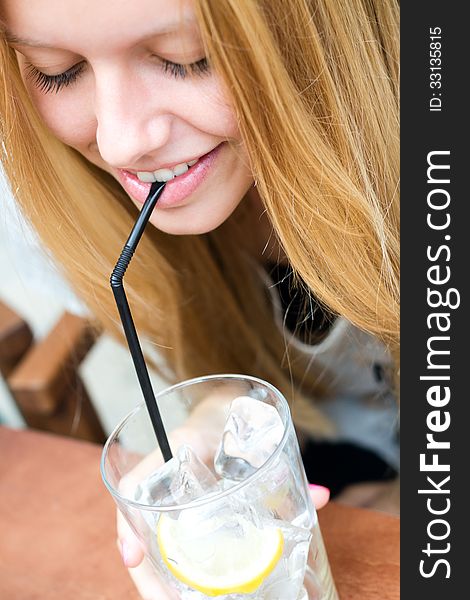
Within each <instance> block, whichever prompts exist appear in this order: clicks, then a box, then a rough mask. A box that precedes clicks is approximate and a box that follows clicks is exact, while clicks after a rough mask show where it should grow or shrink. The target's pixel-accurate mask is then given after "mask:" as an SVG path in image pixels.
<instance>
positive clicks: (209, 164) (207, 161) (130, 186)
mask: <svg viewBox="0 0 470 600" xmlns="http://www.w3.org/2000/svg"><path fill="white" fill-rule="evenodd" d="M223 146H225V142H222V143H221V144H219V145H218V146H216V147H215V148H214V149H213V150H211V151H210V152H208V153H207V154H204V155H203V156H201V157H200V158H199V160H198V161H197V162H196V164H194V165H193V166H192V167H190V168H189V169H188V171H186V173H183V174H182V175H178V176H177V177H175V178H174V179H171V180H170V181H168V182H167V184H166V185H165V189H164V190H163V193H162V195H161V196H160V199H159V201H158V205H157V208H159V207H160V208H170V207H176V206H178V205H180V204H181V203H184V202H185V200H186V199H187V198H188V197H189V196H190V195H191V194H192V193H193V192H194V191H195V190H196V189H197V188H198V187H199V186H200V185H201V183H202V182H203V181H204V180H205V179H206V177H207V176H208V175H209V173H210V171H211V170H212V169H213V168H214V166H215V165H214V163H215V159H216V158H217V157H218V155H219V153H220V151H221V150H222V148H223ZM117 177H118V179H119V181H120V183H121V185H122V186H123V187H124V189H125V190H126V192H127V193H128V194H129V195H130V196H131V197H132V198H134V199H135V200H137V202H139V203H140V204H143V203H144V202H145V200H146V199H147V196H148V193H149V191H150V187H151V183H145V182H143V181H140V180H139V178H138V177H137V175H136V174H135V173H131V172H130V171H126V170H125V169H117Z"/></svg>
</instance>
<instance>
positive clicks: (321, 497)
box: [117, 484, 330, 600]
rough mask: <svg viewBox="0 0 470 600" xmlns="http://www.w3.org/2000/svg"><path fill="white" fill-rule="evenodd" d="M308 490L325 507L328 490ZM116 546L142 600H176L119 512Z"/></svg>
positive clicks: (311, 486)
mask: <svg viewBox="0 0 470 600" xmlns="http://www.w3.org/2000/svg"><path fill="white" fill-rule="evenodd" d="M309 489H310V495H311V497H312V500H313V503H314V505H315V507H316V508H317V509H320V508H322V507H323V506H325V504H326V503H327V502H328V500H329V498H330V492H329V490H328V489H327V488H325V487H322V486H319V485H313V484H312V485H310V486H309ZM117 544H118V548H119V551H120V552H121V556H122V560H123V562H124V564H125V566H126V567H127V568H128V569H129V574H130V576H131V577H132V579H133V581H134V583H135V585H136V587H137V589H138V591H139V593H140V595H141V597H142V598H143V599H144V600H178V596H177V595H175V592H174V591H172V590H170V589H168V587H167V586H166V584H165V583H164V582H163V581H162V580H161V579H159V577H158V576H157V574H156V572H155V569H154V568H153V567H152V566H151V565H150V564H149V563H148V562H147V561H146V560H143V559H144V552H143V550H142V547H141V545H140V543H139V541H138V540H137V538H136V537H135V536H134V534H133V533H132V531H131V530H130V528H129V526H128V525H127V523H126V521H125V520H124V518H123V517H122V515H121V513H119V512H118V542H117Z"/></svg>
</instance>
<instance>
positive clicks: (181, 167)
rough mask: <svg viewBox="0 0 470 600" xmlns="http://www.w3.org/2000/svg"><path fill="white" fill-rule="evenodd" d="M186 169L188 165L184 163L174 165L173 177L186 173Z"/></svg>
mask: <svg viewBox="0 0 470 600" xmlns="http://www.w3.org/2000/svg"><path fill="white" fill-rule="evenodd" d="M188 169H189V167H188V165H187V164H186V163H181V164H180V165H176V167H173V173H174V174H175V177H178V175H182V174H183V173H186V171H187V170H188Z"/></svg>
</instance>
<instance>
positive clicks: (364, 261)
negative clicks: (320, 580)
mask: <svg viewBox="0 0 470 600" xmlns="http://www.w3.org/2000/svg"><path fill="white" fill-rule="evenodd" d="M195 4H196V12H197V16H198V20H199V22H200V26H201V31H202V36H203V40H204V43H205V46H206V50H207V55H208V58H209V61H210V63H211V64H212V66H213V68H214V70H215V72H217V73H218V74H219V75H220V77H221V78H222V79H223V81H224V83H225V86H226V88H227V90H228V91H229V93H230V96H231V99H232V102H233V106H234V110H235V111H236V114H237V117H238V121H239V126H240V131H241V133H242V137H243V139H244V142H245V144H246V148H247V151H248V155H249V158H250V162H251V167H252V171H253V176H254V180H255V182H256V186H257V189H258V191H259V193H260V196H261V198H262V201H263V203H264V205H265V208H266V211H267V213H268V216H269V218H270V220H271V222H272V225H273V227H274V230H275V233H276V235H277V238H278V239H279V241H280V243H281V245H282V248H283V250H284V251H285V254H286V255H287V257H288V259H289V262H290V265H291V266H292V268H293V270H294V272H295V274H296V275H297V277H298V279H299V281H302V282H303V284H304V285H305V286H307V288H308V290H309V291H310V292H311V293H312V294H313V295H314V296H315V297H316V298H317V299H318V300H319V302H320V303H322V304H323V305H324V306H326V307H328V308H329V309H330V310H331V311H332V312H333V313H335V314H338V315H342V316H343V317H345V318H346V319H347V320H349V321H350V322H351V323H353V324H354V325H356V326H357V327H359V328H361V329H363V330H365V331H368V332H370V333H372V334H374V335H377V336H378V337H380V338H381V339H382V340H383V341H384V342H385V343H386V344H388V345H389V347H390V348H391V350H392V352H393V353H394V354H395V356H397V355H398V336H399V280H398V269H399V237H398V235H399V212H398V210H399V209H398V173H399V163H398V160H399V159H398V155H399V153H398V143H399V141H398V3H397V2H396V1H395V0H348V2H338V0H315V1H314V2H309V1H307V0H290V1H289V2H286V1H285V0H244V1H243V2H240V1H239V0H224V2H220V0H198V1H197V2H196V3H195ZM0 73H1V79H2V84H1V88H2V89H1V98H0V118H1V129H2V132H1V135H2V139H3V159H2V160H3V163H4V167H5V171H6V173H7V176H8V178H9V180H10V182H11V186H12V190H13V192H14V194H15V196H16V198H17V200H18V201H19V202H20V204H21V206H22V208H23V211H24V213H25V215H26V216H27V217H28V218H29V220H30V221H31V222H32V224H33V225H34V227H35V228H36V230H37V231H38V233H39V235H40V236H41V238H42V240H43V242H44V243H45V245H46V246H47V247H48V248H49V249H50V250H51V252H52V254H53V256H55V257H56V259H57V260H58V261H59V263H60V264H61V265H62V266H63V269H64V274H65V275H66V276H67V278H68V279H69V280H70V281H71V282H72V284H73V285H74V287H75V289H76V291H77V293H78V294H80V295H81V296H82V297H83V298H84V299H85V300H86V302H87V304H88V306H89V308H90V310H91V311H92V313H93V314H94V315H95V316H96V317H97V318H98V319H99V321H100V322H101V323H102V324H103V326H104V327H105V328H107V329H108V330H109V331H111V332H114V333H115V334H116V335H120V327H119V321H118V317H117V312H116V309H115V306H114V301H113V297H112V294H111V291H110V288H109V283H108V281H109V275H110V272H111V271H112V268H113V266H114V264H115V262H116V259H117V256H118V255H119V252H120V250H121V248H122V245H123V242H124V241H125V239H126V237H127V235H128V233H129V231H130V229H131V226H132V224H133V222H134V221H135V219H136V215H137V209H136V208H135V207H134V206H133V205H132V203H131V202H130V201H129V200H128V198H127V197H126V195H125V194H124V192H123V190H122V189H121V188H120V186H119V185H118V184H117V183H116V182H115V181H114V179H113V178H111V177H110V176H109V175H107V174H106V173H104V172H102V171H101V170H99V169H98V168H96V167H94V166H92V165H90V164H89V163H88V162H87V161H86V160H85V159H83V158H82V157H81V156H80V155H79V154H78V153H77V152H76V151H74V150H73V149H71V148H68V147H66V146H65V145H64V144H62V143H61V142H59V141H58V140H57V139H55V138H54V137H53V136H52V135H51V134H50V133H48V131H47V130H46V128H45V127H44V126H43V124H42V123H41V121H40V119H39V118H38V116H37V114H36V112H35V110H34V108H33V107H32V105H31V102H30V100H29V97H28V95H27V92H26V90H25V88H24V85H23V82H22V80H21V76H20V74H19V71H18V65H17V62H16V59H15V56H14V53H13V51H12V50H11V49H10V48H9V47H8V46H7V44H6V43H5V41H2V43H1V63H0ZM243 210H244V208H243V203H242V205H241V206H240V208H239V210H237V211H236V212H235V214H234V215H232V217H230V218H229V219H228V220H227V221H226V222H225V223H224V224H223V225H222V226H221V227H219V228H218V229H216V230H215V231H213V232H211V233H209V234H206V235H201V236H169V235H166V234H164V233H162V232H160V231H158V230H156V229H155V228H152V227H148V228H147V232H146V234H145V236H144V237H143V239H142V241H141V245H140V246H139V250H138V252H137V253H136V256H135V257H134V259H133V262H132V266H131V268H130V270H129V272H128V274H127V275H126V290H127V293H128V296H129V302H130V304H131V306H132V310H133V314H134V317H135V321H136V325H137V327H138V329H139V330H140V331H142V332H144V333H145V336H146V338H147V339H148V340H149V341H150V342H152V343H154V344H156V345H157V346H158V350H159V354H160V356H161V358H162V362H161V364H160V366H159V368H160V369H161V370H162V371H163V372H164V373H165V375H166V376H171V377H172V378H174V379H181V378H186V377H192V376H196V375H201V374H205V373H217V372H243V373H247V374H254V375H257V376H259V377H262V378H265V379H267V380H269V381H271V382H272V383H273V384H274V385H276V386H277V387H279V388H280V389H281V390H282V391H283V392H284V393H285V394H286V395H287V396H288V398H289V399H291V400H292V399H293V398H294V396H295V394H296V393H297V392H299V393H300V396H302V395H303V394H304V393H309V394H311V393H312V392H313V394H314V395H317V396H319V395H321V394H322V393H324V391H325V389H324V388H325V386H326V385H327V383H326V382H327V379H328V378H327V377H325V378H322V377H321V376H319V375H321V374H319V373H315V370H313V371H311V372H310V375H311V376H307V377H306V376H305V372H306V369H307V367H308V365H307V363H306V359H303V357H302V356H300V355H296V354H295V352H293V351H292V349H291V351H290V352H288V351H287V350H286V343H285V339H284V335H283V333H282V331H279V330H278V328H277V326H276V325H275V323H274V316H273V310H272V307H271V304H270V300H269V298H268V295H267V293H266V290H265V285H264V283H263V282H262V280H261V279H260V277H259V273H258V270H257V268H256V267H255V266H254V265H253V261H252V260H250V259H249V258H248V257H247V256H246V254H245V253H244V252H243V250H242V249H243V248H244V246H245V243H246V238H247V236H250V235H254V233H250V232H249V231H247V228H246V224H245V223H243V224H242V222H243ZM253 227H254V225H253ZM241 282H242V283H241ZM157 368H158V365H157ZM301 381H302V389H301V390H297V391H296V387H297V384H300V382H301ZM317 418H318V423H317V425H318V427H319V428H321V427H322V426H323V425H324V423H323V425H322V423H321V420H320V418H319V417H318V415H317ZM313 428H315V424H313Z"/></svg>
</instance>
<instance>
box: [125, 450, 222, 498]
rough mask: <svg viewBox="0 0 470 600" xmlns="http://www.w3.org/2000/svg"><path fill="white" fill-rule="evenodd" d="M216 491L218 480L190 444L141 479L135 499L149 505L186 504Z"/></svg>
mask: <svg viewBox="0 0 470 600" xmlns="http://www.w3.org/2000/svg"><path fill="white" fill-rule="evenodd" d="M215 491H217V480H216V478H215V476H214V475H213V473H212V472H211V471H210V470H209V469H208V467H207V466H206V465H205V464H204V463H203V462H202V461H201V460H200V459H199V458H198V457H197V455H196V454H195V453H194V451H193V449H192V448H191V447H190V446H186V445H183V446H180V448H178V450H177V451H176V453H175V455H174V456H173V458H172V459H171V460H169V461H168V462H166V463H165V464H164V465H162V466H161V467H160V468H159V469H158V470H156V471H154V472H153V473H152V474H151V475H150V476H148V477H147V478H146V479H144V480H143V481H141V482H140V483H139V484H138V485H137V487H136V489H135V493H134V498H135V500H136V501H137V502H140V503H141V504H146V505H148V506H171V505H178V504H186V503H187V502H191V501H192V500H196V499H197V498H200V497H202V496H204V495H206V494H210V493H213V492H215Z"/></svg>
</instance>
